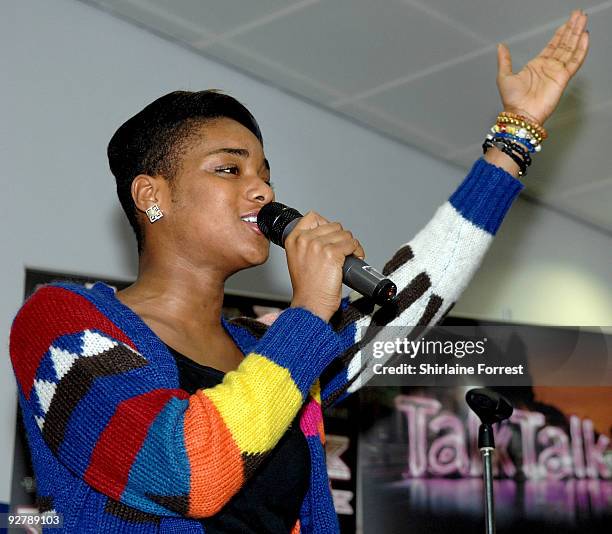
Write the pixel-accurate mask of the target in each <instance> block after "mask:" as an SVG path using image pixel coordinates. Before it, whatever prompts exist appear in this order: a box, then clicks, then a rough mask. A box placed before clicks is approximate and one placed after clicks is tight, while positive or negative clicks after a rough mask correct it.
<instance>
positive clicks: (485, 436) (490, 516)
mask: <svg viewBox="0 0 612 534" xmlns="http://www.w3.org/2000/svg"><path fill="white" fill-rule="evenodd" d="M478 449H479V450H480V453H481V455H482V465H483V477H484V489H485V494H484V497H485V532H486V534H495V505H494V498H493V451H495V441H494V439H493V427H492V426H491V425H488V424H485V423H481V425H480V428H479V429H478Z"/></svg>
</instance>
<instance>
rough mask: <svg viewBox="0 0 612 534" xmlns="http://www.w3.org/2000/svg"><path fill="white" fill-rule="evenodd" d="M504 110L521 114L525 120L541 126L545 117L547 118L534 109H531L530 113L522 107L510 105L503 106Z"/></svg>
mask: <svg viewBox="0 0 612 534" xmlns="http://www.w3.org/2000/svg"><path fill="white" fill-rule="evenodd" d="M504 111H507V112H509V113H516V114H517V115H522V116H523V117H525V118H526V119H527V120H529V121H531V122H534V123H536V124H539V125H540V126H542V125H543V124H544V122H545V121H546V119H547V118H548V117H547V116H544V115H542V114H541V113H537V112H535V111H532V112H531V113H530V112H528V111H527V110H525V109H523V108H515V107H512V106H505V107H504Z"/></svg>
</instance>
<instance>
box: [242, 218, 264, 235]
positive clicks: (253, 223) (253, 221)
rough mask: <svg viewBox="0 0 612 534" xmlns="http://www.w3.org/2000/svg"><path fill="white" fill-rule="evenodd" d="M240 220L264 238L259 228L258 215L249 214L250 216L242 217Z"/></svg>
mask: <svg viewBox="0 0 612 534" xmlns="http://www.w3.org/2000/svg"><path fill="white" fill-rule="evenodd" d="M240 219H241V220H242V222H244V223H245V224H246V225H247V226H249V228H251V229H252V230H253V231H254V232H255V233H257V234H259V235H261V236H263V233H262V231H261V230H260V229H259V226H257V215H252V214H249V215H246V216H244V217H240Z"/></svg>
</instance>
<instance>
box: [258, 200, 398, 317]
mask: <svg viewBox="0 0 612 534" xmlns="http://www.w3.org/2000/svg"><path fill="white" fill-rule="evenodd" d="M257 224H258V226H259V228H260V230H261V231H262V232H263V234H264V235H266V236H267V237H268V238H269V239H270V240H271V241H272V242H273V243H276V244H277V245H279V246H282V247H284V248H285V251H286V254H287V265H288V267H289V275H290V277H291V284H292V286H293V299H292V301H291V305H292V306H300V307H304V308H306V309H308V310H310V311H311V312H313V313H314V314H316V315H318V316H319V317H321V318H322V319H323V320H325V321H329V319H330V318H331V316H332V315H333V314H334V313H335V311H336V310H337V309H338V307H339V306H340V301H341V298H342V282H344V283H345V284H347V285H348V286H349V287H351V288H352V289H355V290H356V291H358V292H360V293H362V294H363V295H365V296H368V297H371V298H372V299H373V300H374V302H376V303H378V304H383V303H386V302H389V301H391V300H393V297H395V293H396V291H397V288H396V286H395V284H394V283H393V282H392V281H391V280H389V279H388V278H385V277H384V276H383V275H382V274H380V273H378V272H377V271H376V270H374V269H373V268H372V267H370V266H369V265H368V264H367V263H365V262H364V261H363V258H364V257H365V252H364V250H363V248H362V246H361V244H360V243H359V241H358V240H357V239H355V238H354V237H353V235H352V234H351V232H349V231H347V230H345V229H344V228H343V227H342V225H341V224H340V223H337V222H330V221H328V220H327V219H325V217H323V216H321V215H319V214H318V213H316V212H313V211H310V212H308V213H307V214H306V215H304V216H302V214H301V213H300V212H299V211H297V210H295V209H293V208H289V207H287V206H285V205H284V204H281V203H279V202H271V203H269V204H266V205H265V206H264V207H263V208H262V209H261V210H260V212H259V214H258V217H257Z"/></svg>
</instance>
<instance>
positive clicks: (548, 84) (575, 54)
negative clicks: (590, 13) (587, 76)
mask: <svg viewBox="0 0 612 534" xmlns="http://www.w3.org/2000/svg"><path fill="white" fill-rule="evenodd" d="M586 25H587V15H586V13H584V12H583V11H582V10H580V9H577V10H575V11H573V12H572V14H571V16H570V17H569V19H568V20H567V22H566V23H565V24H563V25H562V26H560V27H559V28H558V29H557V31H556V32H555V35H554V36H553V38H552V39H551V40H550V41H549V43H548V44H547V45H546V46H545V47H544V49H543V50H542V51H541V52H540V53H539V54H538V55H537V56H536V57H534V58H533V59H532V60H531V61H529V63H527V64H526V65H525V66H524V67H523V69H522V70H521V71H520V72H518V73H516V74H513V73H512V58H511V56H510V50H508V47H507V46H506V45H505V44H500V45H498V48H497V63H498V71H497V88H498V89H499V94H500V96H501V99H502V104H503V107H504V110H505V111H512V112H514V113H519V114H521V115H524V116H526V117H527V118H529V119H532V120H534V121H536V122H538V123H539V124H543V123H544V121H546V119H548V117H550V115H551V114H552V113H553V111H554V110H555V108H556V107H557V105H558V104H559V100H560V99H561V95H562V94H563V91H564V90H565V88H566V87H567V84H568V83H569V81H570V79H571V78H572V77H573V76H574V74H576V72H577V71H578V69H579V68H580V66H581V65H582V63H583V62H584V58H585V57H586V55H587V51H588V48H589V33H588V31H587V30H586Z"/></svg>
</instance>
